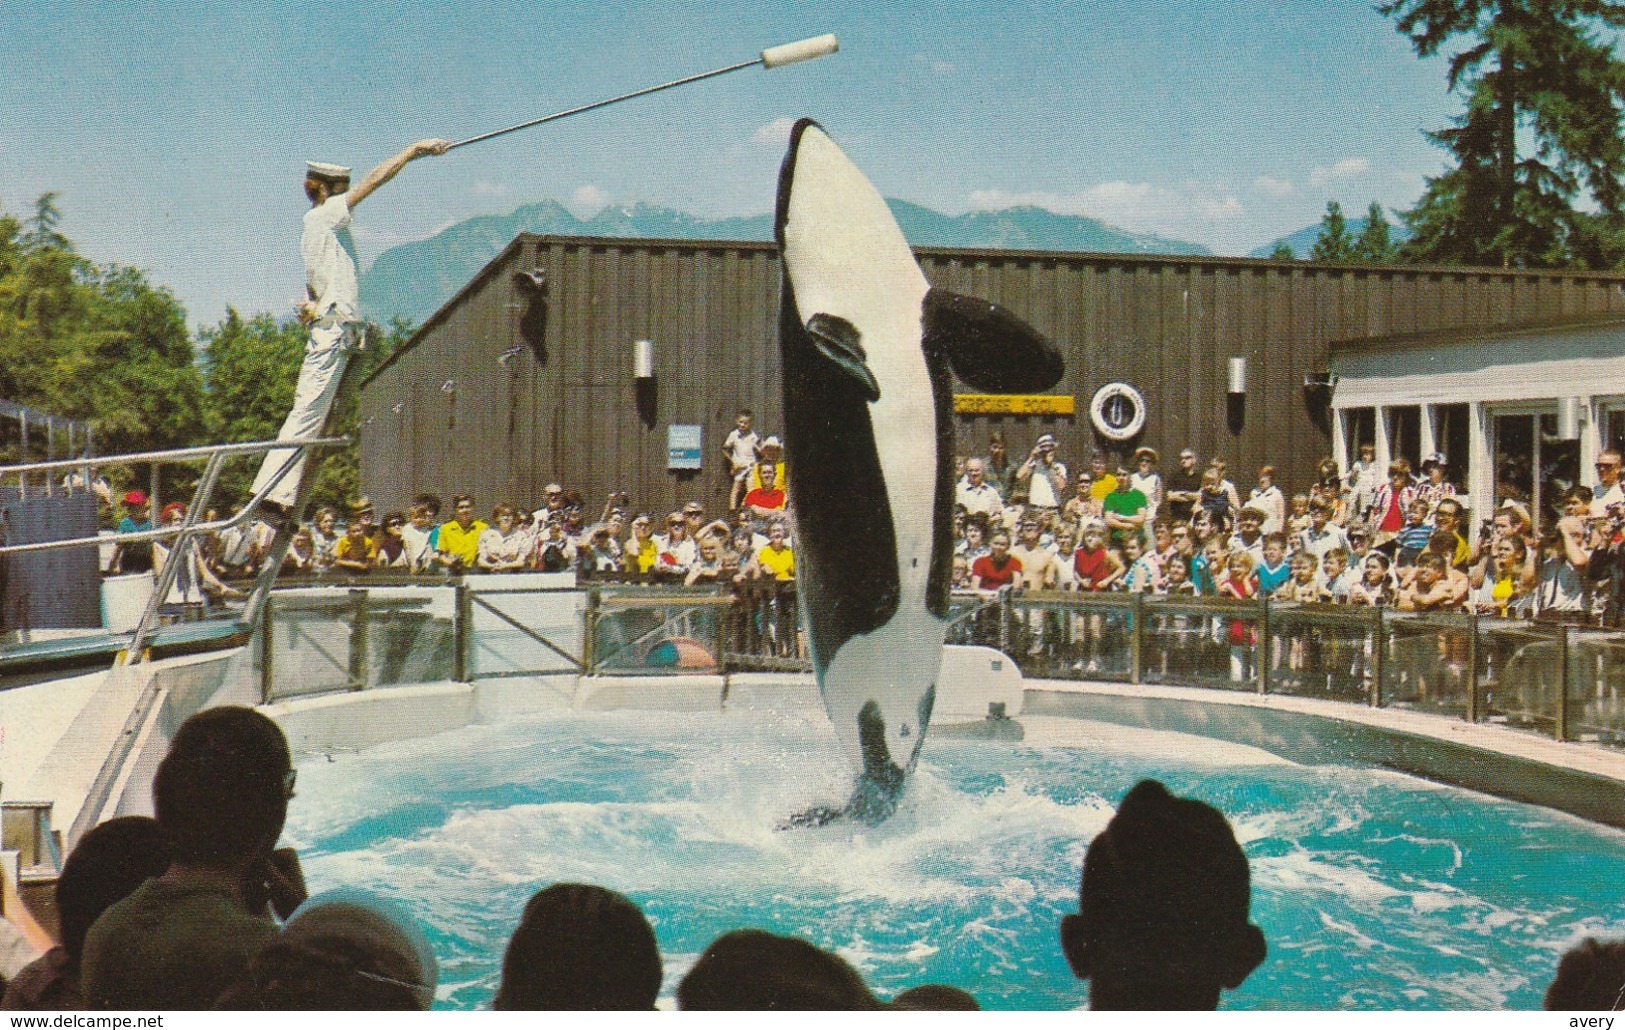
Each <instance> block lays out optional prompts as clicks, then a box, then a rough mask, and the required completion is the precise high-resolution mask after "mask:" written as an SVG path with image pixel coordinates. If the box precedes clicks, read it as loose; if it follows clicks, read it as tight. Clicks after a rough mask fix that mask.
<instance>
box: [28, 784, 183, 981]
mask: <svg viewBox="0 0 1625 1030" xmlns="http://www.w3.org/2000/svg"><path fill="white" fill-rule="evenodd" d="M169 860H170V850H169V842H168V841H167V840H166V839H165V837H164V831H163V830H162V829H161V828H160V827H159V826H158V821H157V820H156V819H149V818H147V817H146V816H144V815H127V816H122V817H120V818H118V819H110V820H108V821H107V822H105V823H102V824H101V825H100V826H97V827H95V828H94V829H92V830H91V831H90V832H89V833H87V834H85V835H84V837H83V838H81V839H80V841H79V846H78V847H76V848H74V849H73V853H72V854H71V855H69V856H68V860H67V862H65V863H63V865H62V875H61V876H59V877H58V878H57V881H56V911H57V919H58V922H59V925H60V926H61V930H62V947H63V948H65V949H66V950H67V952H68V955H69V957H71V958H72V959H73V961H75V962H78V961H79V955H80V953H81V952H82V951H83V950H84V947H85V934H86V933H88V932H89V931H90V924H91V923H94V922H95V921H96V917H97V916H99V915H101V914H102V913H103V912H105V911H107V908H108V906H110V905H112V904H113V903H114V902H115V901H122V900H123V899H124V898H126V897H128V896H129V895H130V893H131V892H132V891H134V890H135V889H136V888H137V887H139V886H141V885H142V884H143V883H145V882H146V881H147V880H148V879H150V878H151V877H154V876H161V875H163V872H164V870H165V869H168V868H169Z"/></svg>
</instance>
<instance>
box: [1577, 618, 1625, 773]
mask: <svg viewBox="0 0 1625 1030" xmlns="http://www.w3.org/2000/svg"><path fill="white" fill-rule="evenodd" d="M1569 634H1570V636H1569V690H1568V698H1569V712H1568V731H1569V739H1570V740H1578V741H1583V742H1587V743H1595V744H1609V745H1612V746H1614V747H1625V633H1620V632H1617V631H1609V630H1597V629H1585V628H1581V627H1578V626H1577V627H1574V628H1573V629H1571V630H1570V631H1569Z"/></svg>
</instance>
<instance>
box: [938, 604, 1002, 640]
mask: <svg viewBox="0 0 1625 1030" xmlns="http://www.w3.org/2000/svg"><path fill="white" fill-rule="evenodd" d="M1001 604H1002V602H1001V601H1000V600H999V595H998V594H996V593H982V592H980V591H976V590H956V591H954V593H953V594H951V595H950V596H949V598H948V632H947V633H946V634H945V636H944V640H943V642H944V643H948V644H967V645H970V644H980V645H983V646H987V647H997V646H999V607H1000V605H1001Z"/></svg>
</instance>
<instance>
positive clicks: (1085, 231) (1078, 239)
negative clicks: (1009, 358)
mask: <svg viewBox="0 0 1625 1030" xmlns="http://www.w3.org/2000/svg"><path fill="white" fill-rule="evenodd" d="M887 204H889V205H890V207H891V210H892V213H893V214H894V215H895V216H896V217H897V223H898V225H899V226H901V227H902V230H903V235H904V236H905V237H906V238H907V239H908V241H909V242H910V243H912V244H913V245H915V246H917V247H982V248H989V249H1000V250H1059V251H1081V252H1092V253H1112V254H1209V253H1211V251H1209V250H1208V249H1207V248H1206V247H1202V246H1198V245H1197V244H1194V243H1185V242H1182V241H1179V240H1170V239H1164V238H1162V237H1160V236H1153V235H1148V234H1144V233H1134V232H1128V231H1127V230H1124V229H1118V228H1116V227H1114V226H1111V225H1108V224H1106V223H1105V222H1102V221H1100V220H1099V219H1096V218H1085V217H1081V216H1077V215H1060V214H1056V213H1054V212H1052V211H1046V210H1044V209H1043V208H1038V207H1014V208H1009V209H1006V210H1003V211H972V212H970V213H968V214H963V215H945V214H942V213H941V212H938V211H932V210H931V209H929V208H924V207H920V206H919V205H917V204H910V203H908V202H907V201H903V200H888V201H887ZM1350 224H1351V226H1352V224H1353V223H1352V221H1351V223H1350ZM522 232H531V233H538V234H546V233H552V234H557V235H566V236H608V237H617V238H623V239H679V240H693V239H704V240H747V241H749V240H771V239H772V238H773V216H772V215H769V214H761V215H753V216H750V217H744V218H720V219H705V218H696V217H695V216H693V215H689V214H685V213H683V212H681V211H674V210H672V209H670V208H665V207H660V206H657V205H654V204H643V203H639V204H632V205H611V206H609V207H606V208H604V209H603V210H601V211H599V212H598V213H597V214H595V215H593V216H592V217H591V218H587V219H580V218H577V217H576V216H575V215H573V214H571V213H570V211H569V209H568V208H566V207H565V206H564V205H563V204H560V203H559V202H558V201H556V200H544V201H542V202H540V203H536V204H526V205H525V206H523V207H520V208H518V209H516V210H515V211H513V212H511V213H509V214H506V215H479V216H477V217H474V218H469V219H466V220H464V221H462V222H458V223H457V224H456V225H453V226H450V227H448V228H446V229H443V230H441V231H440V232H438V233H436V234H435V235H433V236H431V237H429V238H428V239H426V240H418V241H415V242H412V243H403V244H400V245H398V246H395V247H391V248H390V249H389V250H386V251H384V252H383V253H382V254H380V255H379V256H378V259H377V260H376V261H374V262H373V263H372V267H370V268H368V269H367V271H366V274H364V275H363V276H362V277H361V296H362V298H363V305H364V307H365V313H366V316H367V317H368V318H370V319H372V320H374V321H377V322H381V323H387V322H388V321H389V320H390V319H391V318H396V317H398V318H402V319H405V320H406V321H408V322H412V323H421V322H422V321H423V320H424V319H426V318H428V317H429V316H430V315H431V314H433V313H434V312H435V311H436V310H437V309H439V307H440V306H441V305H442V304H444V303H445V302H446V301H447V300H449V299H450V298H451V297H452V295H453V294H455V293H456V292H457V291H458V290H459V289H461V288H462V286H463V285H464V284H465V283H467V282H468V281H469V280H470V279H472V278H473V277H474V274H475V273H476V272H478V271H479V270H480V269H481V268H483V267H485V265H486V264H487V263H488V262H489V261H490V260H491V259H492V258H494V257H496V256H497V254H498V253H499V252H500V251H501V250H502V248H503V247H506V246H507V245H508V244H509V243H510V242H511V241H512V240H513V238H514V237H515V236H517V235H519V234H520V233H522ZM1266 252H1267V251H1266Z"/></svg>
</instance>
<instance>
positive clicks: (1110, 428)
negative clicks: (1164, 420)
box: [1089, 383, 1145, 442]
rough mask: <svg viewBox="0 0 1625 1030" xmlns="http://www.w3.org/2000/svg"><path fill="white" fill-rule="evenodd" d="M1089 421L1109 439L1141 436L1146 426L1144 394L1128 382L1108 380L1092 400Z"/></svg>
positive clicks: (1119, 439) (1118, 439)
mask: <svg viewBox="0 0 1625 1030" xmlns="http://www.w3.org/2000/svg"><path fill="white" fill-rule="evenodd" d="M1089 421H1091V422H1093V423H1094V424H1095V430H1096V431H1097V432H1098V433H1100V435H1101V436H1104V437H1105V438H1106V439H1108V440H1116V441H1119V442H1121V441H1123V440H1127V439H1129V438H1131V437H1134V436H1138V435H1139V432H1140V430H1142V429H1144V428H1145V397H1144V396H1142V395H1141V393H1140V391H1138V390H1136V389H1135V388H1134V387H1132V386H1130V385H1128V384H1127V383H1107V384H1106V385H1105V386H1102V387H1101V388H1100V389H1098V390H1096V391H1095V396H1094V399H1093V400H1091V401H1090V402H1089Z"/></svg>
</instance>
